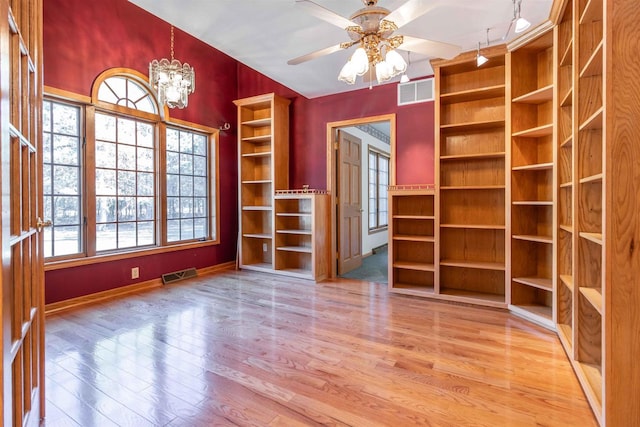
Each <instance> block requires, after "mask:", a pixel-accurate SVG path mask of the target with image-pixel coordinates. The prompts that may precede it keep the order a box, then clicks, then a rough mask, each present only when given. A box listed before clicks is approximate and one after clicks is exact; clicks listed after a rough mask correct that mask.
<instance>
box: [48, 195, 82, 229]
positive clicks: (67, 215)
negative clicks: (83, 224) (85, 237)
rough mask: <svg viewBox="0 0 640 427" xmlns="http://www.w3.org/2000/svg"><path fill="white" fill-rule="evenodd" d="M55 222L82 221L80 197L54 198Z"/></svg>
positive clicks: (63, 223) (75, 222) (62, 223)
mask: <svg viewBox="0 0 640 427" xmlns="http://www.w3.org/2000/svg"><path fill="white" fill-rule="evenodd" d="M53 205H54V207H53V209H54V212H53V223H54V224H55V225H69V224H79V223H80V198H79V197H70V196H58V197H54V198H53Z"/></svg>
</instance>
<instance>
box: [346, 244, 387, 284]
mask: <svg viewBox="0 0 640 427" xmlns="http://www.w3.org/2000/svg"><path fill="white" fill-rule="evenodd" d="M388 256H389V255H388V252H387V246H384V247H382V248H379V249H375V250H374V253H373V254H372V255H370V256H368V257H366V258H363V259H362V266H361V267H360V268H357V269H355V270H352V271H350V272H348V273H346V274H343V275H341V276H340V277H344V278H345V279H358V280H366V281H368V282H376V283H382V284H387V283H388V280H387V275H388V271H387V266H388Z"/></svg>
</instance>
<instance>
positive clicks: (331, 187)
mask: <svg viewBox="0 0 640 427" xmlns="http://www.w3.org/2000/svg"><path fill="white" fill-rule="evenodd" d="M379 122H389V145H390V146H391V147H390V157H389V185H396V115H395V113H392V114H382V115H378V116H370V117H360V118H356V119H349V120H341V121H336V122H327V191H328V192H329V195H330V197H331V204H330V206H331V208H330V209H329V210H330V218H331V256H330V258H331V270H330V276H329V277H331V278H335V277H336V275H337V262H336V254H337V253H338V250H337V247H338V238H337V237H338V236H337V227H338V215H337V212H336V211H337V205H336V194H337V192H338V189H339V186H338V177H337V173H338V171H337V168H336V159H337V153H336V150H335V148H334V142H335V136H336V134H337V131H338V129H339V128H343V127H349V126H355V125H364V124H368V123H379ZM363 167H364V165H363ZM367 168H368V165H367Z"/></svg>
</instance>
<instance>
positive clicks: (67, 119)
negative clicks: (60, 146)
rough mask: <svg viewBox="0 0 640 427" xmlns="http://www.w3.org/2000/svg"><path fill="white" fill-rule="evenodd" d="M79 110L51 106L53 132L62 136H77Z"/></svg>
mask: <svg viewBox="0 0 640 427" xmlns="http://www.w3.org/2000/svg"><path fill="white" fill-rule="evenodd" d="M79 121H80V118H79V109H78V107H73V106H71V105H64V104H57V103H56V104H53V132H54V133H61V134H64V135H78V133H79V131H78V129H79V128H80V124H79Z"/></svg>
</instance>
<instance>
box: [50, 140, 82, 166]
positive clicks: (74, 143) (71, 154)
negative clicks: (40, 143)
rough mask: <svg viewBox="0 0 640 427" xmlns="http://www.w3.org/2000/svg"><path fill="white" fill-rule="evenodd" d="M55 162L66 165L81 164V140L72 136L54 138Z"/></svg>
mask: <svg viewBox="0 0 640 427" xmlns="http://www.w3.org/2000/svg"><path fill="white" fill-rule="evenodd" d="M53 146H54V147H55V149H54V150H53V162H54V163H60V164H64V165H78V164H79V158H80V156H79V149H80V140H79V139H78V138H77V137H72V136H62V135H54V136H53Z"/></svg>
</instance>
